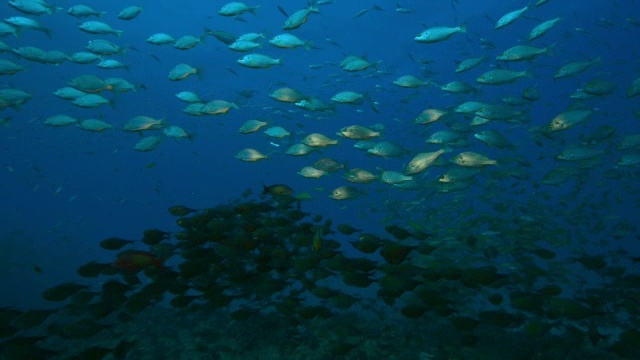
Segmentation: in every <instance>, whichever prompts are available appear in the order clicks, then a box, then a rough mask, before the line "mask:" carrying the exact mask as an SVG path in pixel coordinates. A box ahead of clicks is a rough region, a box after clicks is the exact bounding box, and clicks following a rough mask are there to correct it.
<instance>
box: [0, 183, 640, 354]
mask: <svg viewBox="0 0 640 360" xmlns="http://www.w3.org/2000/svg"><path fill="white" fill-rule="evenodd" d="M265 189H270V190H273V191H266V190H265V193H266V194H265V195H263V196H262V197H261V198H259V199H254V200H247V199H243V200H238V201H235V202H233V203H231V204H226V205H220V206H216V207H213V208H209V209H203V210H194V209H190V208H188V207H185V206H173V207H171V208H170V209H169V211H170V213H171V214H173V215H175V216H177V217H178V218H177V221H176V223H177V225H178V226H179V231H176V232H168V231H163V230H158V229H149V230H146V231H144V233H143V236H142V239H141V241H140V242H137V241H132V240H129V239H118V238H107V239H105V240H103V241H101V242H100V245H101V246H102V247H103V248H104V249H107V250H111V251H118V253H117V254H116V255H115V258H114V260H113V262H111V263H98V262H93V261H92V262H89V263H87V264H84V265H82V266H81V267H79V268H78V270H77V272H78V274H79V275H80V276H82V277H83V278H86V279H87V281H86V282H85V283H83V284H76V283H73V282H65V283H62V284H59V285H56V286H54V287H51V288H49V289H47V290H46V291H45V292H44V293H43V294H42V296H43V298H44V299H46V300H48V301H51V302H55V303H59V304H62V305H61V306H60V307H59V308H57V309H53V310H48V309H33V310H18V309H9V308H4V309H0V338H2V339H3V340H2V343H1V345H0V359H56V358H62V359H69V358H70V359H101V358H108V359H111V358H115V359H127V358H129V359H134V358H135V359H144V358H149V359H153V358H156V359H157V358H193V359H197V358H202V359H225V358H229V359H233V358H274V359H275V358H304V359H323V358H324V359H326V358H337V357H340V358H353V359H360V358H385V359H394V358H397V359H400V358H421V359H452V358H461V359H462V358H465V359H471V358H473V359H484V358H496V357H500V358H510V359H543V358H544V359H547V358H582V359H616V358H628V359H632V358H640V350H638V349H639V348H638V347H637V346H636V344H638V342H639V341H640V332H638V331H637V330H636V328H637V325H638V324H637V322H638V313H639V310H640V300H639V299H640V293H639V292H638V288H639V285H640V275H638V274H637V273H632V272H627V271H626V270H625V269H621V268H619V267H614V266H611V265H610V264H609V262H608V260H607V259H606V258H604V257H599V256H591V255H585V256H581V257H577V258H573V259H569V260H571V262H572V263H573V264H581V266H583V267H584V269H583V270H584V271H589V272H596V273H598V274H599V275H601V276H602V277H603V278H604V279H606V280H605V281H604V284H603V285H602V287H600V288H582V289H581V288H578V287H577V286H574V287H572V285H571V284H570V282H562V281H561V280H559V279H560V278H562V277H563V276H558V274H555V273H554V272H553V267H552V266H550V264H551V262H553V261H556V258H557V256H558V255H557V254H556V252H555V251H553V250H550V249H549V248H547V247H543V246H541V245H540V244H539V243H534V242H524V241H522V242H521V243H522V245H521V247H520V248H518V249H517V251H514V249H513V248H510V249H509V253H508V255H509V256H510V260H512V261H515V263H514V264H515V265H514V264H512V265H510V267H507V266H502V263H501V261H502V262H504V261H503V260H499V259H500V258H501V257H504V256H505V255H507V254H505V253H504V252H503V253H501V252H500V250H496V249H495V248H494V247H493V246H489V245H483V244H482V241H481V240H480V238H479V237H476V236H475V235H472V234H469V235H465V236H463V237H459V238H458V239H455V241H456V244H457V245H458V247H457V248H454V249H452V248H451V247H450V246H443V240H444V239H438V238H437V235H434V234H431V233H428V232H426V231H421V230H416V229H407V228H404V227H402V226H400V225H395V224H394V225H388V226H386V228H385V229H386V232H387V234H383V235H381V236H378V235H375V234H372V233H367V232H365V231H363V230H360V229H356V228H354V227H352V226H350V225H348V224H340V225H338V226H337V227H336V230H337V232H336V231H334V226H333V224H332V221H331V220H327V219H324V218H323V217H321V216H313V215H311V214H307V213H305V212H303V211H302V210H301V209H300V204H299V201H298V200H297V199H296V198H295V197H293V196H292V192H290V191H285V190H286V189H284V190H283V188H279V187H273V186H272V187H266V186H265ZM276 190H277V191H276ZM387 236H389V238H387ZM522 236H523V237H525V235H524V234H523V235H522ZM450 241H452V240H450ZM122 249H124V250H122ZM505 251H506V250H505ZM505 263H506V262H505ZM564 275H566V274H564ZM507 344H508V345H507Z"/></svg>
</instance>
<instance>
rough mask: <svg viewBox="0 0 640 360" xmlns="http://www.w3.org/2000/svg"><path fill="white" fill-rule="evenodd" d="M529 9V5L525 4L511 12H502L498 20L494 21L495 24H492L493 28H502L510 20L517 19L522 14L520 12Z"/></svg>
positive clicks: (510, 21)
mask: <svg viewBox="0 0 640 360" xmlns="http://www.w3.org/2000/svg"><path fill="white" fill-rule="evenodd" d="M527 10H529V6H528V5H527V6H525V7H523V8H522V9H518V10H514V11H511V12H508V13H506V14H504V15H503V16H502V17H501V18H500V19H499V20H498V22H496V25H495V26H494V29H496V30H498V29H502V28H503V27H505V26H507V25H509V24H511V23H512V22H514V21H516V20H518V18H520V17H521V16H522V14H523V13H524V12H525V11H527Z"/></svg>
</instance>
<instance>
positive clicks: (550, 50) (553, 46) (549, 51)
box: [544, 43, 556, 56]
mask: <svg viewBox="0 0 640 360" xmlns="http://www.w3.org/2000/svg"><path fill="white" fill-rule="evenodd" d="M555 49H556V43H553V44H551V45H549V46H547V48H546V49H545V52H544V53H545V54H547V55H549V56H553V53H554V51H555Z"/></svg>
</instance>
